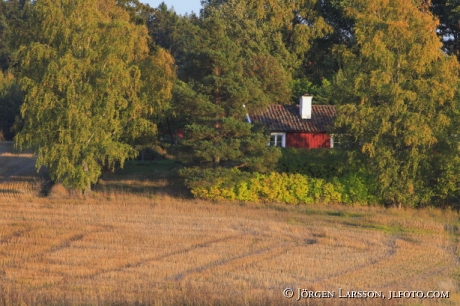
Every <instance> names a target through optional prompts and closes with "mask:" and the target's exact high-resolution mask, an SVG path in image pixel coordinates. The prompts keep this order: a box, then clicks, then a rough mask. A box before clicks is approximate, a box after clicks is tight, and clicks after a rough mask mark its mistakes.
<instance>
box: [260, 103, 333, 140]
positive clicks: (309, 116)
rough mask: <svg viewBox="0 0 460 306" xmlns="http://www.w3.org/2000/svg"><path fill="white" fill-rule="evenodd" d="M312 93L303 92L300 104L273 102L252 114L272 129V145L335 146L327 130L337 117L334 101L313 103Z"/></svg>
mask: <svg viewBox="0 0 460 306" xmlns="http://www.w3.org/2000/svg"><path fill="white" fill-rule="evenodd" d="M312 98H313V97H312V96H302V97H301V98H300V103H299V105H271V106H270V107H269V108H268V109H267V110H266V111H264V112H259V113H254V114H252V115H251V119H252V120H253V121H258V122H261V123H263V124H265V126H266V127H267V129H268V130H270V131H271V137H270V145H271V146H281V147H283V148H284V147H287V148H288V147H293V148H308V149H313V148H332V147H333V146H334V140H333V137H332V136H331V135H328V134H327V133H326V129H327V127H328V126H331V125H332V123H333V120H334V117H335V107H334V106H332V105H312V104H311V101H312Z"/></svg>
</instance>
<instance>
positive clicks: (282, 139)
mask: <svg viewBox="0 0 460 306" xmlns="http://www.w3.org/2000/svg"><path fill="white" fill-rule="evenodd" d="M268 145H270V146H275V147H282V148H284V147H286V133H271V134H270V143H269V144H268Z"/></svg>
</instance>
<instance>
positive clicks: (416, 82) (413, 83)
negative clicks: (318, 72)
mask: <svg viewBox="0 0 460 306" xmlns="http://www.w3.org/2000/svg"><path fill="white" fill-rule="evenodd" d="M347 12H348V14H349V16H353V18H355V22H356V24H355V28H354V35H355V39H356V46H355V47H353V48H351V49H348V50H346V51H344V52H343V53H342V63H343V68H342V69H341V70H340V71H339V74H338V75H337V78H336V84H335V86H334V89H335V90H334V91H335V94H334V99H335V100H336V101H337V102H339V104H341V106H340V107H339V108H338V113H339V115H338V118H337V127H338V128H339V129H338V131H340V132H342V133H345V134H348V135H350V136H352V137H353V139H354V143H355V146H356V148H357V149H358V150H357V151H355V153H356V154H355V155H353V158H354V161H355V162H356V163H365V164H366V165H367V166H368V169H369V171H370V172H371V173H372V174H373V175H374V176H375V180H376V185H377V187H378V189H379V191H380V196H381V197H382V198H383V199H384V201H385V202H386V203H388V204H395V203H396V204H405V205H418V204H423V203H427V202H428V201H429V200H430V199H431V198H432V197H433V196H434V195H435V193H436V192H434V190H435V189H436V186H437V184H438V183H439V182H441V181H443V180H445V179H446V177H444V175H445V174H446V172H443V173H440V172H439V171H436V172H435V171H434V169H435V168H436V167H438V166H439V163H438V162H439V158H438V157H437V154H442V155H443V156H456V155H458V153H459V152H458V141H457V140H454V141H453V140H452V138H453V136H454V135H456V134H457V133H458V130H457V129H458V119H456V118H455V116H457V117H458V115H457V113H458V110H459V105H458V97H457V96H456V93H457V90H458V69H459V66H458V62H457V61H456V58H454V57H450V56H447V55H446V54H444V53H443V52H442V51H441V47H442V44H441V42H440V40H439V38H438V37H437V36H436V28H437V26H438V21H437V19H436V18H435V17H434V16H433V15H432V14H431V13H429V12H428V11H427V9H426V7H424V6H423V3H422V1H420V2H417V1H409V2H408V1H403V0H365V1H364V0H363V1H353V5H350V6H349V7H348V8H347ZM444 154H447V155H444ZM445 161H446V160H444V162H445ZM452 165H455V164H451V166H452ZM452 171H453V172H455V173H456V171H457V170H454V169H452ZM452 178H453V176H452V175H450V177H449V179H452ZM433 184H434V185H433ZM454 185H455V184H454ZM451 187H453V186H452V185H451ZM457 188H458V187H457Z"/></svg>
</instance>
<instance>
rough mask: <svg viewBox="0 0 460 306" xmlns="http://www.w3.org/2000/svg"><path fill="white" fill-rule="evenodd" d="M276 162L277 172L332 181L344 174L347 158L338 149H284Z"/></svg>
mask: <svg viewBox="0 0 460 306" xmlns="http://www.w3.org/2000/svg"><path fill="white" fill-rule="evenodd" d="M281 153H282V156H281V158H280V159H279V160H278V164H277V169H276V170H277V171H278V172H285V173H299V174H304V175H307V176H309V177H314V178H322V179H327V180H329V179H332V178H334V177H338V176H341V175H342V174H343V173H344V167H345V165H346V160H347V156H346V154H345V152H344V151H341V150H339V149H334V150H331V149H313V150H305V149H296V148H285V149H283V150H282V151H281Z"/></svg>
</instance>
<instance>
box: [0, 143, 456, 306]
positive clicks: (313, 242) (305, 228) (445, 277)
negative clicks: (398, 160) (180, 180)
mask: <svg viewBox="0 0 460 306" xmlns="http://www.w3.org/2000/svg"><path fill="white" fill-rule="evenodd" d="M2 150H3V151H2ZM19 161H20V163H19ZM18 163H19V164H20V165H22V166H23V168H21V167H18V166H17V165H18ZM26 164H27V165H28V166H27V167H26V166H25V165H26ZM11 165H16V166H11ZM30 165H32V166H33V156H32V155H30V154H14V153H11V145H10V144H4V143H3V144H2V143H0V305H459V304H460V294H459V286H458V285H459V281H460V268H459V265H458V259H459V250H458V234H459V228H460V222H459V214H458V212H456V211H451V210H438V209H421V210H411V209H407V210H402V209H386V208H383V207H350V206H341V205H330V206H324V205H311V206H288V205H282V204H253V203H235V202H234V203H230V202H219V203H213V202H206V201H200V200H194V199H189V198H186V197H184V196H183V195H180V196H174V195H171V190H175V186H169V187H170V189H167V187H168V184H173V183H171V181H168V180H165V179H159V180H158V181H155V180H148V179H145V177H141V178H140V179H139V180H138V181H137V180H135V178H134V177H132V176H131V177H129V176H127V177H126V180H123V179H121V178H120V177H117V184H115V183H114V181H113V180H112V181H111V180H110V177H109V176H107V178H106V179H105V180H102V181H101V184H100V185H101V186H102V187H104V186H105V188H102V187H101V188H98V189H96V190H97V191H95V192H94V193H93V194H92V195H90V196H87V197H78V196H75V195H70V194H68V193H67V191H66V190H65V189H63V188H62V187H60V186H59V185H58V186H55V188H54V189H52V191H51V193H50V195H49V196H48V197H40V196H39V195H38V191H37V189H38V188H37V182H38V181H39V180H40V178H39V176H38V175H36V174H35V172H34V171H33V168H31V166H30ZM148 167H152V168H154V167H155V165H148ZM20 168H21V169H20ZM18 169H20V170H18ZM171 171H172V170H171ZM123 186H124V187H123ZM109 187H110V188H109ZM122 188H123V189H122ZM133 190H135V192H134V191H133ZM148 190H154V191H155V192H148ZM164 190H169V194H168V193H165V192H161V191H164ZM285 288H292V289H293V290H294V297H293V298H290V299H289V298H285V297H284V296H283V290H284V289H285ZM298 288H300V289H307V290H309V291H310V292H315V291H329V292H334V294H335V297H334V298H322V299H320V298H313V297H312V298H301V299H299V300H298V301H297V299H298V296H297V294H298ZM339 288H342V295H345V294H346V293H347V292H351V291H365V292H367V291H372V292H374V291H377V292H382V295H383V296H384V298H345V297H342V298H340V297H338V294H339ZM406 290H415V291H423V292H428V291H444V292H447V291H448V292H449V298H444V299H418V298H394V299H391V300H389V299H388V298H389V294H390V293H389V291H406Z"/></svg>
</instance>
